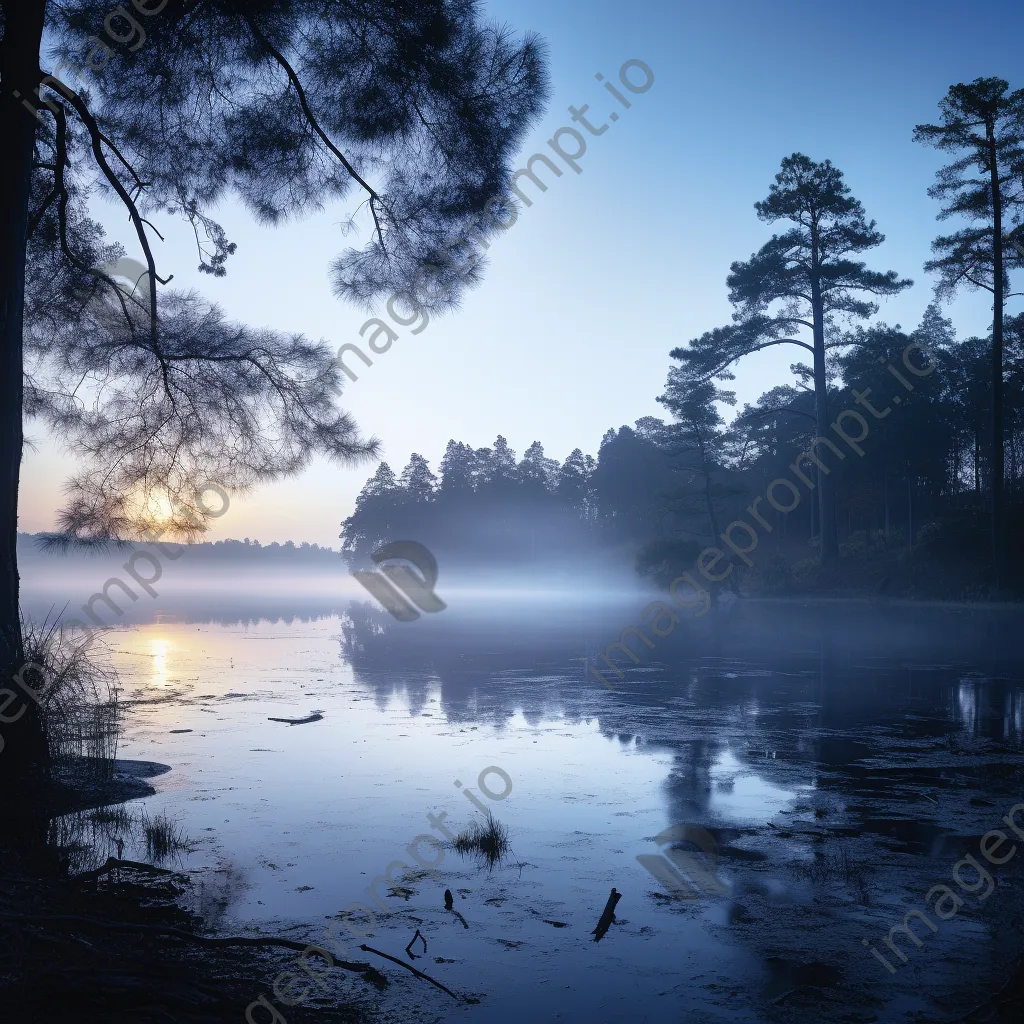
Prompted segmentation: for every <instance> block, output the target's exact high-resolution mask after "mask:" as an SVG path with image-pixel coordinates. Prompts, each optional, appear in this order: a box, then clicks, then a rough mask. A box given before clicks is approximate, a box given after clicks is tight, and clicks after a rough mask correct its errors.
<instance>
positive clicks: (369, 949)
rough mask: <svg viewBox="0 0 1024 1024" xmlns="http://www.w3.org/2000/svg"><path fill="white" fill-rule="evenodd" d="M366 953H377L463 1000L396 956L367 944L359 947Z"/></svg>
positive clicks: (453, 997)
mask: <svg viewBox="0 0 1024 1024" xmlns="http://www.w3.org/2000/svg"><path fill="white" fill-rule="evenodd" d="M359 948H360V949H361V950H363V951H364V952H366V953H376V954H377V956H382V957H384V959H385V960H390V961H391V962H392V963H393V964H398V966H399V967H404V968H405V969H406V970H407V971H412V973H413V974H415V975H416V977H417V978H422V979H423V980H424V981H429V982H430V984H431V985H434V986H435V987H437V988H439V989H440V990H441V991H442V992H447V993H448V995H450V996H451V997H452V999H462V996H457V995H456V994H455V993H454V992H453V991H452V990H451V989H450V988H447V987H446V986H444V985H442V984H441V982H439V981H435V980H434V979H433V978H432V977H431V976H430V975H429V974H424V973H423V972H422V971H417V970H416V968H415V967H413V966H411V965H410V964H407V963H403V962H402V961H401V960H399V959H398V957H396V956H392V955H391V954H390V953H382V952H381V951H380V950H379V949H374V948H373V946H367V945H366V944H365V943H364V944H363V945H362V946H360V947H359Z"/></svg>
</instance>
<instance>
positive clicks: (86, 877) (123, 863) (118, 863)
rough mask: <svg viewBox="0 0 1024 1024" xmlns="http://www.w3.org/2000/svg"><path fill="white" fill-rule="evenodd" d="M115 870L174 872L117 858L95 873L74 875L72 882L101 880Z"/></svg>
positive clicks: (109, 860)
mask: <svg viewBox="0 0 1024 1024" xmlns="http://www.w3.org/2000/svg"><path fill="white" fill-rule="evenodd" d="M114 868H135V869H136V870H137V871H148V872H149V873H150V874H153V875H173V874H174V872H173V871H169V870H168V869H167V868H155V867H153V865H152V864H143V863H142V862H141V861H137V860H120V859H118V858H117V857H108V858H107V862H106V864H104V865H103V867H101V868H96V870H95V871H83V872H82V874H80V875H72V876H71V879H70V880H71V881H72V882H88V881H91V880H92V879H94V878H99V877H100V875H105V874H107V873H108V872H109V871H113V870H114Z"/></svg>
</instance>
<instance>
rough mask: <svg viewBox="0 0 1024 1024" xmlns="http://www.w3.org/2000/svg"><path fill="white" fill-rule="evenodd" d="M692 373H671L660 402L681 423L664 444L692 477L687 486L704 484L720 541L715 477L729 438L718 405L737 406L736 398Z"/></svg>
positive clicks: (713, 532) (713, 531)
mask: <svg viewBox="0 0 1024 1024" xmlns="http://www.w3.org/2000/svg"><path fill="white" fill-rule="evenodd" d="M688 369H689V367H678V366H673V367H672V368H671V369H670V370H669V371H668V381H667V382H666V384H665V392H664V394H662V395H661V396H660V397H659V398H658V401H659V402H660V403H661V404H662V405H664V406H665V408H666V409H668V410H669V411H670V412H671V413H672V415H673V416H675V418H676V421H677V423H676V429H675V430H672V431H669V432H667V435H668V436H667V437H666V438H665V440H664V441H663V444H665V445H666V447H667V449H668V451H670V452H671V454H672V455H673V456H674V459H675V462H676V467H677V469H678V470H680V471H682V472H683V473H685V474H686V475H687V476H688V477H689V479H688V480H687V484H688V485H692V484H693V483H694V481H695V480H699V481H700V490H701V491H702V493H703V496H704V507H705V510H706V512H707V516H708V523H709V525H710V527H711V535H712V537H717V536H718V534H719V529H718V515H717V513H716V512H715V500H714V495H713V488H714V481H713V479H712V477H713V474H714V473H715V471H716V470H717V469H718V468H719V467H720V465H721V462H722V448H723V443H724V440H725V438H724V435H723V433H722V431H721V428H722V427H723V426H724V425H725V420H723V419H722V414H721V413H720V412H719V411H718V408H717V406H716V403H717V402H724V403H725V404H726V405H735V404H736V396H735V393H734V392H732V391H723V390H722V389H721V388H719V387H717V385H715V383H714V381H712V380H709V379H707V378H705V379H703V380H694V379H693V377H692V375H691V374H689V373H688V372H687V370H688ZM729 376H731V374H730V375H729Z"/></svg>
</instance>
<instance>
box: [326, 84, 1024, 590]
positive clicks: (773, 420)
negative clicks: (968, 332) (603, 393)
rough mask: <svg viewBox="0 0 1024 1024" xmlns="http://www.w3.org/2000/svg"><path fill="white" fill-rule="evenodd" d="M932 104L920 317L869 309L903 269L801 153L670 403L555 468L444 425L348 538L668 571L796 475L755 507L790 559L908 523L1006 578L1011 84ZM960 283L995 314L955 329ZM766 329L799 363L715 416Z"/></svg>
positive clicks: (691, 351)
mask: <svg viewBox="0 0 1024 1024" xmlns="http://www.w3.org/2000/svg"><path fill="white" fill-rule="evenodd" d="M939 109H940V114H941V117H940V121H939V123H938V124H934V125H927V124H925V125H918V126H917V127H916V128H915V129H914V139H915V140H916V141H918V142H921V143H924V144H926V145H930V146H933V147H935V148H937V149H939V150H942V151H943V152H945V153H949V154H951V155H952V157H953V159H952V162H951V163H949V164H948V165H947V166H945V167H943V168H942V169H941V170H940V171H939V174H938V177H937V180H936V183H935V184H934V185H933V186H932V187H931V188H930V189H929V190H928V191H929V194H930V195H931V196H932V197H933V198H935V199H937V200H939V201H940V203H941V204H942V206H941V208H940V211H939V214H938V216H939V218H940V219H942V220H946V219H949V218H955V219H956V221H958V222H959V227H958V230H955V231H954V232H952V233H951V234H945V235H939V236H938V237H936V238H935V239H934V240H933V242H932V252H933V254H934V258H933V259H931V260H929V261H928V262H927V263H926V264H925V268H924V269H925V271H926V272H928V273H929V274H932V275H934V280H935V281H936V282H937V283H936V286H935V294H936V301H935V302H933V303H932V304H931V305H930V306H928V308H927V310H926V311H925V313H924V315H923V319H922V321H921V323H920V324H919V325H918V326H917V328H916V329H914V330H913V331H912V332H911V333H906V332H905V331H904V330H903V328H902V327H901V326H900V325H896V326H889V325H887V324H883V323H877V322H872V318H873V317H874V316H875V314H877V313H878V311H879V306H878V299H879V297H881V296H891V295H896V294H898V293H900V292H902V291H904V290H905V289H906V288H909V287H910V286H911V285H912V284H913V282H912V281H910V280H909V279H907V278H902V277H900V276H899V275H898V274H897V272H896V271H895V270H876V269H872V268H871V267H869V266H868V264H867V263H866V262H865V260H864V259H863V256H864V254H865V253H868V252H869V251H870V250H872V249H874V248H876V247H877V246H878V245H880V244H881V243H882V242H883V241H884V239H885V236H884V235H883V234H882V233H881V232H880V231H879V230H878V228H877V226H876V224H875V222H874V221H873V220H869V219H868V218H867V215H866V213H865V211H864V208H863V206H862V204H861V203H860V201H859V200H858V199H857V198H856V197H855V196H854V195H853V194H852V193H851V191H850V188H849V186H848V185H847V184H846V182H845V180H844V178H843V174H842V172H841V171H839V170H838V169H837V168H836V167H834V166H833V165H832V164H831V162H830V161H828V160H825V161H822V162H816V161H814V160H811V159H810V158H808V157H807V156H805V155H803V154H801V153H794V154H793V155H792V156H789V157H786V158H785V159H784V160H783V161H782V165H781V169H780V171H779V173H778V174H777V175H776V176H775V181H774V183H773V184H772V185H771V186H770V188H769V190H768V195H767V197H766V198H765V199H764V200H763V201H762V202H759V203H756V204H755V209H756V212H757V215H758V218H759V219H760V220H762V221H764V222H765V223H768V224H778V225H779V230H777V231H776V233H774V234H772V235H771V237H770V238H769V239H768V240H767V241H766V242H765V243H764V245H762V246H761V248H760V249H759V250H758V251H757V252H755V253H753V254H752V255H751V256H750V257H749V258H748V259H746V260H738V261H736V262H734V263H732V265H731V267H730V270H729V274H728V275H727V277H726V287H727V288H728V297H729V302H730V304H731V305H732V307H733V315H732V320H731V322H730V323H729V324H727V325H725V326H722V327H718V328H715V329H713V330H711V331H707V332H706V333H704V334H703V335H701V336H700V337H697V338H693V339H691V340H690V341H688V342H687V343H686V344H684V345H681V346H679V347H677V348H674V349H673V350H672V351H671V352H670V353H669V355H670V357H671V359H672V360H673V361H674V362H673V365H672V366H671V368H670V370H669V372H668V377H667V380H666V384H665V388H664V391H663V393H662V394H661V395H660V396H659V398H658V401H659V402H660V403H661V404H662V405H663V406H664V407H665V408H666V410H667V411H668V412H669V413H670V414H671V417H672V419H671V421H669V422H665V421H663V420H660V419H656V418H653V417H647V418H645V419H643V420H640V421H638V422H637V423H636V425H635V428H628V427H622V428H620V429H619V430H618V431H609V432H608V434H606V435H605V437H604V439H603V441H602V444H601V448H600V451H599V452H598V454H597V458H596V459H589V458H588V457H587V456H584V455H583V454H582V452H580V451H579V450H577V451H575V452H573V453H572V455H571V456H570V457H569V459H567V460H566V462H565V463H564V464H563V465H561V466H559V465H557V464H556V463H554V462H552V461H551V460H549V459H546V458H545V456H544V452H543V448H542V447H541V445H540V443H539V442H534V443H533V444H532V445H531V446H530V448H529V449H528V451H527V452H526V454H525V456H524V458H523V460H522V461H521V462H517V461H516V458H515V455H514V453H513V452H511V451H510V450H509V448H508V445H507V443H506V442H505V440H504V439H503V438H500V437H499V438H498V440H497V441H496V442H495V444H494V446H493V447H492V448H489V449H481V450H477V451H474V450H473V449H472V448H471V447H469V446H468V445H465V444H463V443H460V442H455V441H452V442H450V443H449V445H448V450H447V452H446V454H445V457H444V460H443V461H442V464H441V467H440V469H441V475H440V478H439V479H435V477H434V476H433V474H432V473H431V472H430V469H429V467H428V466H427V464H426V462H425V461H424V460H423V459H422V458H421V457H420V456H418V455H414V456H413V458H412V460H411V461H410V463H409V466H408V467H406V469H405V471H404V472H403V473H402V475H401V476H400V477H399V478H398V479H397V480H396V479H395V478H394V475H393V473H392V472H391V470H390V469H389V468H388V467H387V466H386V465H385V466H381V468H380V470H379V471H378V473H377V475H376V476H375V477H374V478H373V479H372V480H371V481H369V483H368V484H367V486H366V488H365V489H364V491H363V493H362V495H361V496H360V498H359V501H358V503H357V507H356V511H355V513H354V514H353V515H352V516H351V517H350V518H349V519H348V520H346V521H345V523H344V524H343V532H342V541H343V553H345V554H346V556H348V557H350V558H354V559H356V560H359V559H361V558H364V557H365V555H366V553H367V552H368V551H369V550H370V549H371V548H372V547H373V546H374V545H375V544H376V543H377V542H379V541H382V540H385V539H390V538H394V537H396V536H398V535H401V536H403V537H409V538H413V537H415V538H416V539H419V540H421V541H422V542H423V543H427V544H428V545H429V544H430V543H431V542H433V543H435V544H436V545H438V546H439V550H438V552H437V553H438V555H439V557H440V554H441V551H442V550H443V551H445V552H446V553H448V555H449V557H450V558H454V559H455V560H463V559H465V560H468V561H471V562H476V563H477V564H479V562H480V561H481V560H482V561H484V562H507V561H510V560H522V559H524V558H525V559H527V560H529V561H531V562H532V561H536V560H537V559H538V558H540V559H544V560H551V559H554V560H559V559H565V558H566V557H567V556H570V555H571V554H572V552H573V551H578V550H581V549H586V548H588V547H589V546H590V545H592V544H594V543H602V544H615V545H620V546H623V547H626V548H631V549H632V550H633V551H634V552H635V553H636V555H637V562H638V568H639V569H640V571H641V573H644V574H648V575H651V576H652V577H654V578H655V579H657V580H659V582H667V580H670V579H671V578H672V577H673V575H674V574H675V572H676V571H681V570H682V569H686V568H691V567H692V561H693V558H694V556H695V555H697V554H698V553H699V552H700V550H701V549H702V548H703V547H705V546H706V545H707V544H709V543H712V544H714V543H717V541H716V538H718V537H720V536H721V532H722V530H723V529H727V528H728V524H729V522H731V521H732V520H733V519H735V518H742V517H744V516H745V517H746V519H747V521H748V522H749V523H750V524H751V528H753V526H754V523H753V517H754V513H753V512H752V511H750V510H749V509H748V508H747V503H748V502H749V501H751V500H752V498H753V497H754V495H756V494H764V493H765V490H764V489H765V487H766V486H768V485H769V484H770V482H771V481H772V480H774V479H776V478H779V477H783V476H786V475H787V474H789V475H790V476H795V477H796V478H798V479H799V480H800V481H801V484H802V486H804V487H806V489H807V493H809V494H810V495H811V496H812V499H811V500H807V501H800V502H798V503H797V504H796V505H795V506H794V509H793V511H792V512H791V513H787V512H781V511H776V510H775V509H770V508H767V506H765V509H766V510H765V511H763V512H762V513H761V514H762V515H763V516H765V517H766V520H767V522H766V524H765V525H764V526H762V525H761V524H760V523H758V524H756V525H757V528H758V529H759V530H762V529H763V530H764V531H765V534H766V536H770V539H771V542H772V543H774V544H775V545H776V547H777V549H778V554H779V556H780V558H782V560H783V563H784V568H785V569H787V571H788V566H789V562H794V561H795V562H800V561H806V560H807V559H809V558H811V557H812V556H813V558H814V560H815V561H816V562H817V563H818V564H819V565H821V566H825V565H828V564H830V563H834V562H836V561H837V560H840V559H841V557H842V556H844V555H845V556H850V555H853V556H855V557H858V558H864V557H866V556H869V555H871V554H873V553H875V552H876V551H878V550H881V551H888V550H889V549H890V548H891V547H900V546H901V545H905V546H906V547H907V549H908V550H913V549H914V546H915V542H916V543H917V550H918V552H919V553H920V552H921V551H922V550H924V551H925V552H926V553H929V552H930V554H931V555H933V556H934V557H935V558H941V557H945V556H950V557H960V558H961V559H974V560H975V562H976V564H977V566H978V568H979V570H980V571H981V574H982V576H983V578H984V579H985V580H986V581H987V583H986V585H990V587H991V592H998V591H999V590H1000V589H1005V584H1006V583H1008V582H1010V581H1011V580H1013V579H1014V578H1016V579H1018V580H1019V579H1020V575H1021V573H1020V564H1019V563H1020V561H1021V557H1022V556H1021V541H1020V538H1019V527H1020V526H1021V525H1024V523H1021V521H1020V520H1021V518H1022V517H1021V512H1020V508H1019V505H1020V499H1021V477H1022V474H1024V314H1019V313H1018V314H1016V315H1014V314H1011V313H1010V312H1009V311H1008V310H1007V303H1008V302H1009V301H1010V299H1011V298H1012V297H1013V296H1015V295H1018V296H1019V294H1020V292H1016V293H1015V292H1012V291H1011V290H1010V278H1011V275H1012V273H1013V272H1015V271H1018V270H1020V269H1022V268H1024V225H1022V224H1021V221H1022V220H1024V90H1017V91H1016V92H1011V91H1010V88H1009V84H1008V83H1007V82H1005V81H1003V80H1002V79H998V78H984V79H977V80H975V81H974V82H972V83H970V84H968V85H964V84H961V85H956V86H953V87H952V88H950V90H949V92H948V94H947V96H946V97H945V98H944V99H943V100H942V102H941V103H940V105H939ZM965 288H966V289H974V290H980V291H983V292H987V293H989V294H990V295H991V297H992V305H991V309H992V317H991V320H990V321H989V322H988V323H987V324H985V325H984V326H983V328H982V329H981V330H979V331H978V332H977V333H976V334H975V335H974V336H971V337H967V338H964V339H958V338H957V337H956V336H955V334H954V331H953V329H952V325H951V322H950V321H949V320H948V319H946V318H945V317H944V316H943V315H942V308H941V306H940V304H939V303H940V301H943V300H948V299H950V298H952V297H953V296H955V295H956V294H957V293H959V292H960V291H961V290H963V289H965ZM779 345H785V346H790V347H792V348H795V349H797V350H798V358H799V359H800V360H802V361H800V362H796V363H794V364H793V365H792V367H791V369H792V371H793V374H794V378H793V381H792V382H791V383H789V384H784V385H780V386H778V387H774V388H772V389H771V390H769V391H767V392H766V393H765V394H764V395H762V396H761V398H760V399H758V401H757V402H756V403H755V404H754V405H753V406H746V407H745V408H744V409H743V410H742V411H741V412H740V414H739V415H738V416H736V417H735V418H734V419H733V420H732V422H731V423H729V424H728V425H726V423H725V421H724V419H723V416H722V409H723V406H726V405H734V404H735V397H734V395H733V393H732V392H730V391H728V390H725V389H723V388H722V386H721V385H722V383H723V382H726V381H729V380H731V379H733V373H732V369H733V367H734V366H735V365H736V364H737V363H739V362H741V361H742V360H743V359H745V358H746V357H747V356H749V355H751V354H752V353H754V352H758V351H761V350H763V349H766V348H771V347H774V346H779ZM876 410H877V411H876ZM837 417H842V418H843V419H842V422H845V423H860V422H862V423H863V427H862V428H859V432H863V433H864V435H865V438H866V440H865V441H864V445H863V448H861V447H860V446H859V445H857V444H855V445H853V446H850V445H847V447H846V448H845V449H842V448H839V447H837V442H838V441H839V439H840V434H841V424H837V422H836V418H837ZM858 417H859V419H858ZM868 433H870V437H868ZM801 453H808V454H806V455H801ZM801 555H803V556H804V558H803V559H801V557H800V556H801ZM787 558H788V559H789V562H786V559H787ZM734 564H736V563H735V559H734ZM737 567H739V566H738V565H737ZM748 568H749V566H748Z"/></svg>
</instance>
